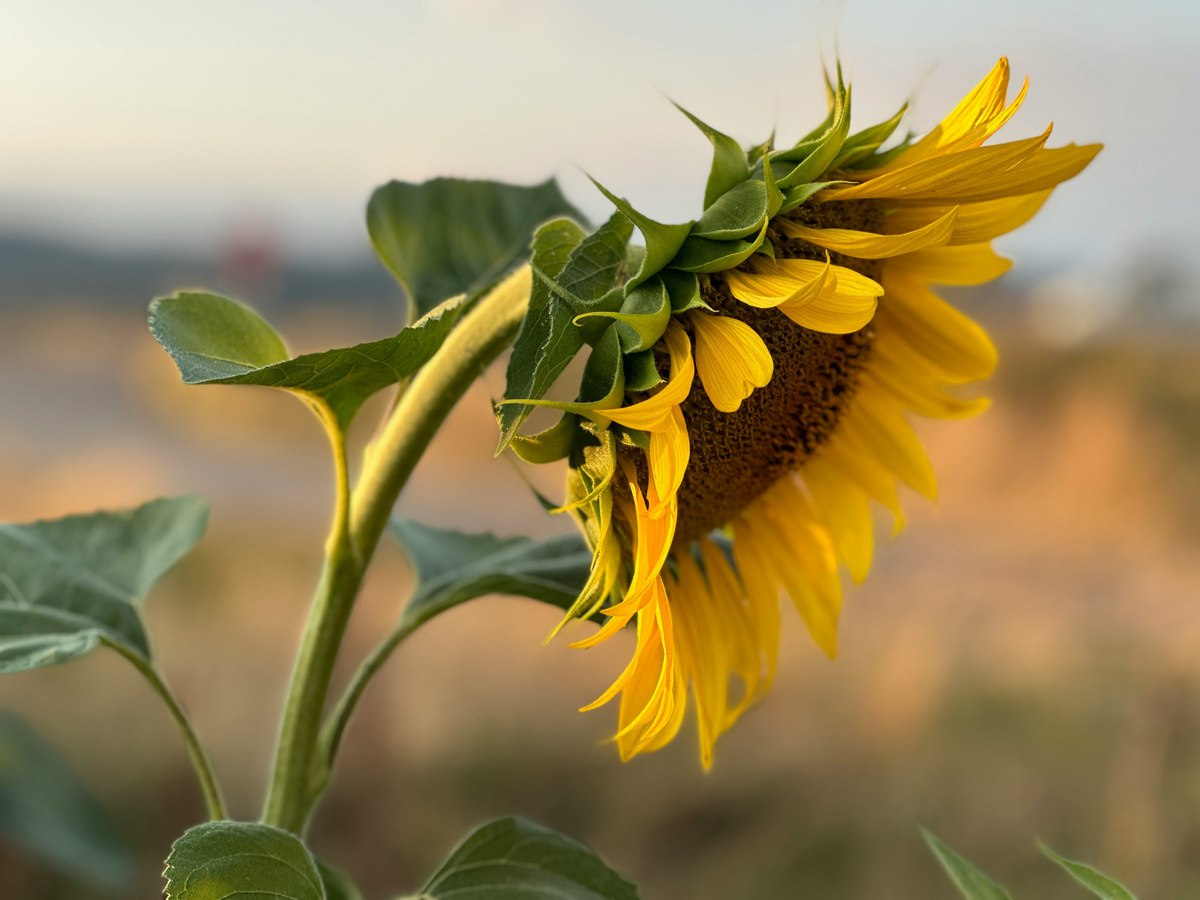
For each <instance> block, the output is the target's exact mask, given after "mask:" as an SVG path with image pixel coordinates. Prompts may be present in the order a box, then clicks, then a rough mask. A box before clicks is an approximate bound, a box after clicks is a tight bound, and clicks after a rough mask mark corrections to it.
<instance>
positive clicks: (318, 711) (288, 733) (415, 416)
mask: <svg viewBox="0 0 1200 900" xmlns="http://www.w3.org/2000/svg"><path fill="white" fill-rule="evenodd" d="M530 281H531V279H530V271H529V267H528V266H522V267H521V268H520V269H518V270H517V271H516V272H515V273H513V274H512V275H510V276H509V277H508V278H506V279H505V280H504V281H502V282H501V283H500V284H499V285H498V286H497V287H496V288H495V289H493V290H492V291H491V292H490V293H489V294H488V295H487V296H486V297H484V298H483V299H481V300H480V301H479V302H478V303H477V304H475V306H474V307H473V308H472V309H471V310H470V311H469V312H468V313H467V314H466V315H465V316H464V317H463V319H462V321H461V322H459V324H458V325H457V326H455V328H454V330H453V331H452V332H451V333H450V336H449V337H448V338H447V339H446V342H445V343H444V344H443V345H442V346H441V347H440V348H439V349H438V352H437V353H436V354H435V355H434V357H433V358H432V359H431V360H430V361H429V362H428V363H426V364H425V366H424V367H423V368H422V369H421V370H420V371H419V372H418V373H417V374H416V375H415V376H414V377H413V378H412V380H411V382H410V383H409V385H408V387H407V389H406V390H405V391H404V394H403V396H402V397H401V399H400V401H399V402H398V403H397V404H396V406H395V408H394V409H393V410H392V413H391V415H390V416H389V418H388V421H387V423H386V424H385V426H384V427H383V429H382V431H381V432H380V434H379V435H378V437H376V439H375V440H374V441H373V442H372V443H371V445H370V446H369V447H368V448H367V452H366V455H365V457H364V466H363V472H362V475H361V476H360V478H359V481H358V484H357V486H356V487H355V489H354V493H353V496H350V494H349V489H348V481H347V477H346V460H345V452H344V445H343V444H341V443H340V442H339V441H338V440H335V446H334V455H335V460H336V462H337V470H338V485H339V488H338V511H337V514H336V515H335V517H334V523H333V527H332V529H331V531H330V536H329V542H328V545H327V547H326V558H325V568H324V570H323V572H322V575H321V581H320V583H319V585H318V587H317V592H316V596H315V598H314V600H313V606H312V609H311V611H310V613H309V618H308V622H307V624H306V626H305V631H304V636H303V638H302V639H301V645H300V651H299V653H298V654H297V657H296V665H295V668H294V670H293V672H292V681H291V686H290V688H289V691H288V698H287V701H286V704H285V706H284V714H283V722H282V725H281V727H280V736H279V745H278V749H277V751H276V756H275V765H274V768H273V770H272V774H271V786H270V789H269V791H268V794H267V802H266V806H265V809H264V811H263V821H264V822H267V823H268V824H271V825H276V826H278V827H280V828H286V829H288V830H289V831H292V832H295V833H296V834H301V833H302V832H303V830H304V827H305V825H306V824H307V821H308V818H309V816H310V814H311V813H312V809H313V807H314V806H315V804H316V802H317V800H318V799H319V798H320V795H321V793H322V791H323V790H324V788H325V785H326V783H327V782H328V779H329V768H330V759H329V758H328V757H327V756H326V755H324V754H322V753H320V752H319V744H320V726H321V717H322V714H323V713H324V708H325V702H326V699H327V697H328V694H329V685H330V681H331V679H332V677H333V668H334V663H335V662H336V660H337V654H338V650H339V649H340V647H341V643H342V638H343V637H344V635H345V631H346V625H347V623H348V622H349V619H350V613H351V611H352V610H353V608H354V601H355V598H356V597H357V595H358V590H359V587H360V586H361V584H362V579H363V575H364V574H365V571H366V567H367V565H368V563H369V562H370V559H371V556H372V555H373V554H374V552H375V547H376V545H377V544H378V543H379V538H380V537H381V535H382V534H383V530H384V528H385V527H386V525H387V520H388V516H389V515H390V514H391V510H392V506H393V505H394V504H395V502H396V499H397V497H398V496H399V495H400V491H401V490H402V489H403V487H404V485H405V483H406V482H407V481H408V478H409V476H410V475H411V474H412V471H413V469H414V468H415V467H416V464H417V462H418V461H419V460H420V458H421V456H422V454H423V453H424V452H425V449H426V448H427V447H428V446H429V442H430V441H431V440H432V439H433V436H434V434H436V433H437V430H438V428H439V427H440V426H441V424H442V422H443V421H444V420H445V418H446V416H447V415H448V414H449V412H450V410H451V409H453V408H454V406H455V404H456V403H457V402H458V401H459V399H461V397H462V395H463V394H464V393H466V391H467V389H468V388H469V387H470V386H471V383H472V382H473V381H474V380H475V379H476V378H477V377H478V376H479V374H480V373H481V372H482V371H483V369H484V367H485V366H487V364H488V363H489V362H491V361H492V360H493V359H495V358H496V357H497V356H498V355H499V354H500V352H501V351H502V350H504V348H505V347H507V346H508V345H509V343H511V341H512V339H513V337H514V336H515V335H516V332H517V328H518V327H519V326H520V324H521V319H522V318H523V317H524V315H525V311H526V309H527V308H528V304H529V290H530ZM355 696H357V693H356V694H355ZM344 714H345V715H348V711H345V713H344Z"/></svg>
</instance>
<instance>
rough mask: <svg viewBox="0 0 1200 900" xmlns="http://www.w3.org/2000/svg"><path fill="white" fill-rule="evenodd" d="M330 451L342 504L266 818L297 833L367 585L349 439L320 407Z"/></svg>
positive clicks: (317, 780)
mask: <svg viewBox="0 0 1200 900" xmlns="http://www.w3.org/2000/svg"><path fill="white" fill-rule="evenodd" d="M317 411H318V415H321V417H322V419H323V421H324V424H325V427H326V431H327V432H328V434H329V439H330V443H331V445H332V449H333V460H334V469H335V473H336V481H337V501H336V505H335V510H334V516H333V523H332V525H331V526H330V529H329V537H328V539H327V540H326V544H325V565H324V568H323V569H322V571H321V580H320V581H319V582H318V584H317V590H316V595H315V596H314V597H313V604H312V609H311V610H310V611H309V615H308V621H307V623H306V625H305V629H304V634H303V636H302V638H301V640H300V650H299V652H298V653H297V654H296V663H295V666H294V667H293V669H292V680H291V685H290V687H289V688H288V695H287V700H286V701H285V703H284V708H283V719H282V722H281V723H280V727H279V743H278V745H277V747H276V751H275V764H274V766H273V767H272V770H271V785H270V788H269V789H268V791H267V800H266V805H265V807H264V809H263V821H264V822H266V823H267V824H270V825H276V826H278V827H281V828H286V829H288V830H289V831H294V832H296V833H299V832H300V831H302V830H303V827H304V821H305V818H306V817H307V812H308V810H310V809H311V808H312V804H313V802H315V798H316V796H318V795H319V794H320V792H321V790H322V789H323V788H324V782H325V779H324V778H323V777H322V774H321V772H320V770H319V769H317V768H316V767H314V766H313V758H312V744H313V742H314V741H315V739H316V735H317V732H318V730H319V729H320V724H321V714H322V712H323V711H324V708H325V698H326V695H327V694H328V692H329V683H330V681H331V680H332V678H333V668H334V664H335V663H336V662H337V654H338V650H339V648H340V647H341V644H342V638H343V637H344V635H345V633H346V626H347V624H348V623H349V621H350V612H351V610H352V609H353V608H354V599H355V597H356V596H357V594H358V588H359V585H360V584H361V583H362V575H363V567H362V566H361V565H360V564H359V560H358V559H357V556H356V554H355V553H354V549H353V542H352V541H351V540H350V530H349V522H350V479H349V469H348V466H347V463H346V440H345V435H344V434H342V431H341V429H340V427H339V426H338V424H337V422H336V421H334V419H333V416H332V413H330V412H329V411H328V410H326V409H323V408H320V407H319V408H318V410H317Z"/></svg>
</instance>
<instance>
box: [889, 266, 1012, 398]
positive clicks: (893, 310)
mask: <svg viewBox="0 0 1200 900" xmlns="http://www.w3.org/2000/svg"><path fill="white" fill-rule="evenodd" d="M886 282H887V285H886V286H887V293H886V294H885V295H884V301H883V308H882V309H881V310H880V313H879V314H880V317H881V318H880V320H879V321H880V326H881V330H883V331H885V332H893V333H895V334H896V335H897V336H898V337H899V338H901V342H902V343H903V344H904V345H906V346H907V347H910V348H912V350H913V351H915V352H916V353H918V354H920V355H921V356H922V357H924V358H925V359H926V360H928V361H929V362H930V363H932V364H933V365H934V366H936V367H937V368H938V369H940V370H941V371H942V372H943V373H944V376H945V378H946V380H947V381H952V382H964V381H974V380H976V379H980V378H987V377H988V376H990V375H991V374H992V372H994V371H995V369H996V362H997V359H998V357H997V353H996V347H995V345H994V344H993V343H992V341H991V338H989V337H988V335H987V332H986V331H984V330H983V329H982V328H981V327H980V326H979V325H978V324H977V323H976V322H974V321H973V320H972V319H970V318H968V317H967V316H965V315H963V314H962V313H961V312H959V311H958V310H957V309H955V308H954V307H953V306H951V305H950V304H949V303H947V302H946V301H945V300H943V299H942V298H941V297H939V296H937V294H935V293H934V292H933V291H931V290H930V289H929V288H928V287H926V286H925V285H924V284H922V283H921V282H920V281H917V280H916V279H913V278H902V277H900V276H899V275H893V274H890V273H889V275H888V277H887V279H886ZM894 343H899V342H886V344H887V346H886V347H885V346H884V344H885V342H884V341H880V346H881V348H882V349H881V351H880V352H881V353H884V352H886V353H892V352H893V350H892V347H893V344H894ZM903 349H904V348H902V347H896V349H895V354H894V355H896V356H897V358H898V359H899V360H900V361H901V362H903V363H908V359H907V354H904V355H903V356H901V355H900V354H902V353H903Z"/></svg>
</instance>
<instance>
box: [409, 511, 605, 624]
mask: <svg viewBox="0 0 1200 900" xmlns="http://www.w3.org/2000/svg"><path fill="white" fill-rule="evenodd" d="M389 531H390V533H391V535H392V537H394V538H395V539H396V540H397V541H399V542H400V545H401V546H402V547H403V548H404V552H405V553H406V554H407V556H408V559H409V561H410V562H411V563H412V567H413V570H414V572H415V574H416V577H417V587H416V590H414V591H413V595H412V597H411V598H410V599H409V601H408V605H407V606H406V607H405V610H404V616H403V620H404V621H406V622H412V621H417V620H419V621H427V620H429V619H431V618H433V617H434V616H436V615H438V614H439V613H442V612H444V611H446V610H447V609H450V608H451V607H454V606H457V605H458V604H460V603H465V602H467V601H468V600H473V599H474V598H476V597H482V596H485V595H487V594H516V595H518V596H521V597H529V598H531V599H534V600H541V601H542V602H543V603H549V604H551V605H553V606H557V607H559V608H560V609H568V608H570V606H571V603H572V602H573V601H574V600H575V597H576V596H577V595H578V594H579V591H580V590H581V589H582V588H583V585H584V582H586V581H587V577H588V572H589V570H590V568H591V564H592V554H591V552H590V551H589V550H588V549H587V547H586V545H585V544H584V543H583V539H582V538H580V537H579V536H578V535H574V534H570V535H561V536H558V537H552V538H545V539H543V540H534V539H533V538H527V537H514V538H500V537H496V536H495V535H493V534H479V533H476V534H467V533H464V532H460V531H454V530H452V529H444V528H433V527H430V526H428V525H422V524H420V523H419V522H414V521H413V520H411V519H393V520H392V522H391V524H390V525H389Z"/></svg>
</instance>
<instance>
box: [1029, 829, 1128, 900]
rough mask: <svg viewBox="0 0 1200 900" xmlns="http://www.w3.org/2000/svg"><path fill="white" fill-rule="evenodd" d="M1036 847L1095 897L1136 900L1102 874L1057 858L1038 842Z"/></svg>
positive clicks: (1081, 864) (1090, 868) (1055, 854)
mask: <svg viewBox="0 0 1200 900" xmlns="http://www.w3.org/2000/svg"><path fill="white" fill-rule="evenodd" d="M1038 847H1039V848H1040V849H1041V851H1042V853H1044V854H1045V855H1046V856H1047V858H1049V859H1051V860H1053V861H1054V862H1056V863H1058V864H1059V865H1060V866H1062V868H1063V869H1064V870H1066V872H1067V874H1068V875H1070V876H1071V877H1072V878H1074V879H1075V880H1076V881H1077V882H1079V883H1080V884H1081V885H1083V886H1084V887H1085V888H1087V889H1088V890H1089V891H1091V892H1092V893H1093V894H1095V895H1096V896H1097V897H1100V898H1101V900H1137V898H1136V897H1134V895H1133V894H1132V893H1131V892H1130V891H1129V889H1128V888H1126V887H1124V886H1123V885H1122V884H1120V883H1119V882H1117V881H1114V880H1113V879H1112V878H1109V877H1108V876H1107V875H1105V874H1104V873H1103V872H1099V871H1097V870H1096V869H1094V868H1092V867H1091V866H1089V865H1088V864H1087V863H1081V862H1075V861H1074V860H1071V859H1067V858H1066V857H1065V856H1059V855H1058V854H1057V853H1055V852H1054V851H1053V850H1051V849H1050V848H1049V847H1047V846H1046V845H1045V844H1043V843H1041V842H1040V841H1039V842H1038Z"/></svg>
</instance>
